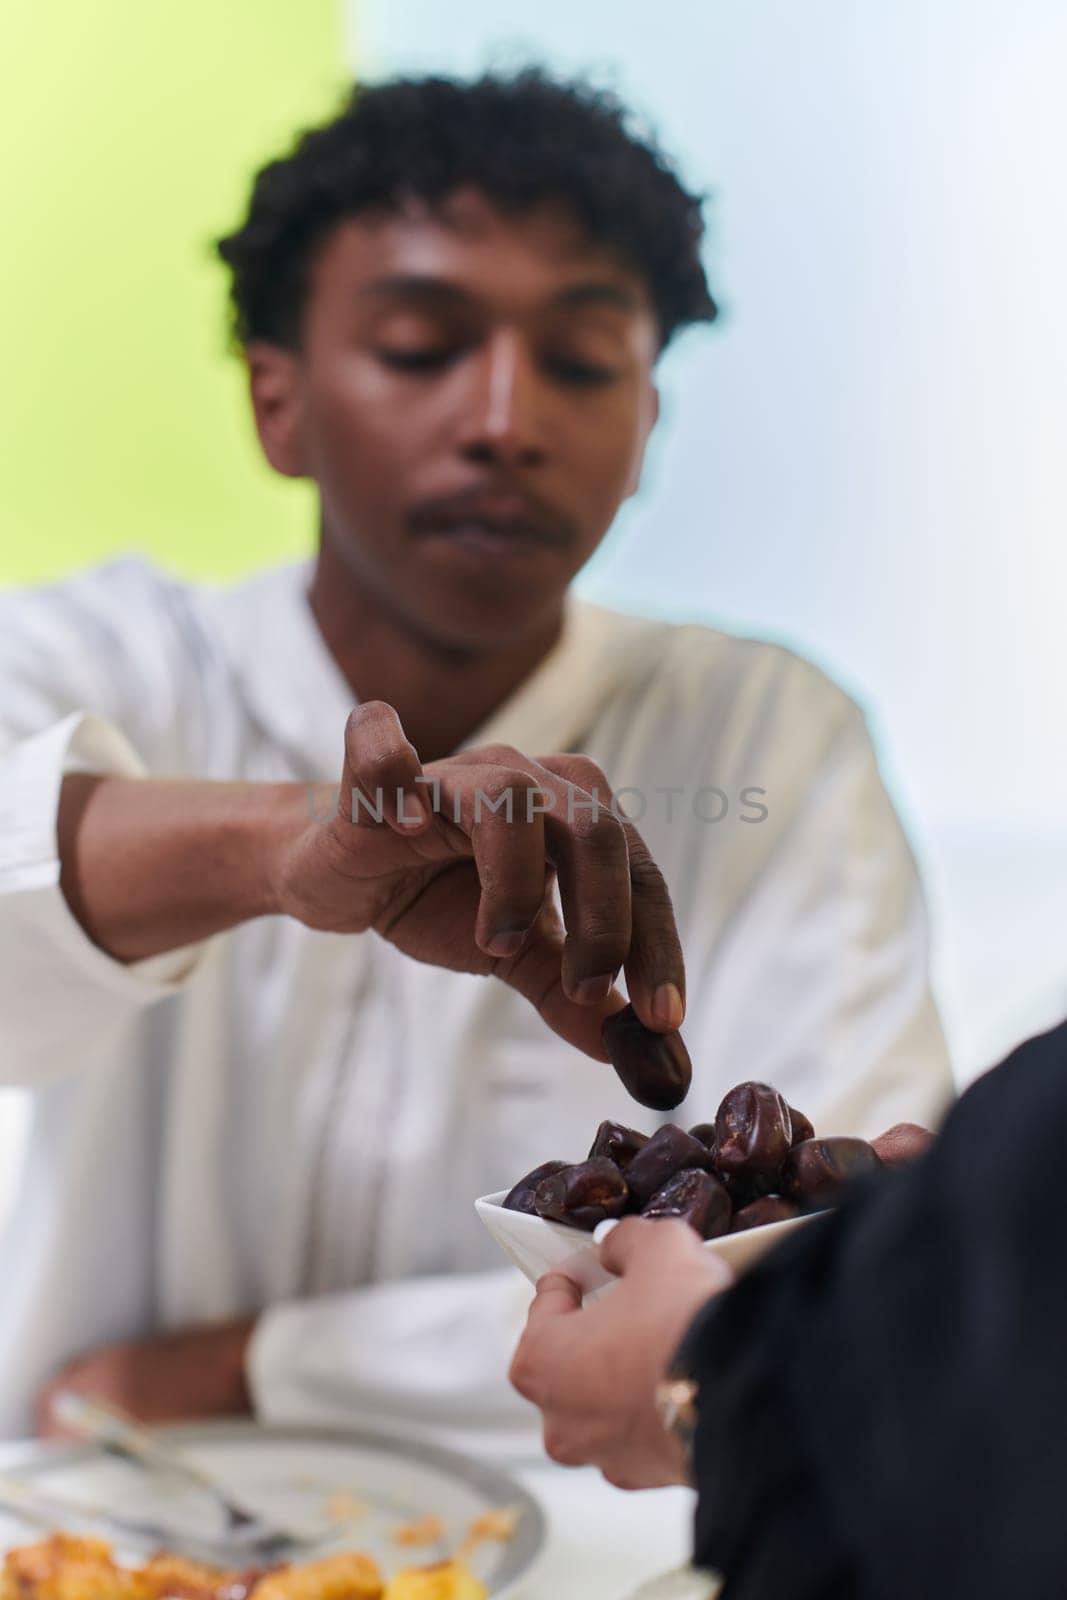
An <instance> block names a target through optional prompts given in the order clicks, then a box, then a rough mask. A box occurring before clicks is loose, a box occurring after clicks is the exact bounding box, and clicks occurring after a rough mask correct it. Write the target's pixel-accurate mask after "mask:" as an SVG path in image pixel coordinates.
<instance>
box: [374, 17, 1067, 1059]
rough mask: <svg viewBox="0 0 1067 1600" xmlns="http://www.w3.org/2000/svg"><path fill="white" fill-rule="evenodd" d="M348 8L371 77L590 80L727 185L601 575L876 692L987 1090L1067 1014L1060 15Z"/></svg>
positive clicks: (950, 975)
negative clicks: (1023, 1040)
mask: <svg viewBox="0 0 1067 1600" xmlns="http://www.w3.org/2000/svg"><path fill="white" fill-rule="evenodd" d="M357 4H358V12H357V14H356V17H355V22H354V28H353V48H354V52H355V59H357V60H358V61H359V62H360V63H361V64H362V65H363V67H364V68H365V69H366V70H368V71H369V72H370V73H372V74H381V73H387V72H391V71H395V70H401V69H405V68H410V69H428V68H437V69H445V70H470V69H473V68H476V67H479V66H481V65H483V64H485V63H486V61H501V60H503V61H505V62H507V61H510V60H513V59H514V58H516V57H517V56H521V55H522V54H523V53H524V52H525V53H533V54H535V55H537V56H538V57H539V58H540V59H543V60H546V61H548V62H549V63H550V64H552V65H556V66H561V65H562V66H564V67H582V68H590V67H591V68H593V69H594V70H596V71H597V73H598V75H599V76H601V77H604V76H609V77H610V79H611V80H612V81H614V82H615V84H616V85H617V86H618V87H619V88H620V89H621V90H622V91H623V92H624V93H625V94H626V96H627V97H628V98H629V99H630V100H631V101H632V102H633V103H635V104H636V105H637V106H638V107H639V108H640V109H641V110H642V111H644V112H645V113H647V114H648V115H649V116H650V118H651V119H652V120H653V122H654V123H655V125H656V126H657V127H658V129H659V131H660V133H661V136H662V138H663V140H664V142H665V144H666V145H667V147H668V149H670V150H671V151H673V152H676V153H678V154H679V155H680V156H681V158H682V161H683V168H684V171H685V174H686V175H687V177H688V179H689V180H690V182H692V183H694V184H696V185H697V186H699V187H701V188H706V189H710V190H712V191H713V201H712V204H711V207H710V215H711V219H712V238H711V242H710V246H709V251H708V260H709V266H710V268H711V275H712V281H713V286H714V288H715V289H716V291H717V293H718V295H719V297H720V298H721V300H722V301H723V302H724V304H725V307H726V310H727V315H726V316H725V317H724V318H723V321H722V324H721V326H720V327H719V328H718V329H717V330H715V331H712V332H710V333H708V332H694V333H692V334H690V335H689V336H687V337H686V338H685V339H684V340H683V341H682V343H681V345H680V346H679V348H678V349H677V351H675V352H672V353H670V354H669V355H668V357H667V358H666V360H665V362H664V366H663V386H664V398H665V401H666V406H665V419H664V423H663V425H662V427H661V430H660V437H659V439H658V442H657V447H656V449H655V452H654V454H653V458H652V460H651V462H650V468H649V473H648V478H647V481H646V485H645V488H644V490H643V493H642V496H641V498H640V500H639V501H638V502H637V503H636V504H635V505H634V506H633V507H632V508H631V509H630V510H629V511H628V512H627V513H626V515H625V516H624V517H623V519H622V520H621V522H620V525H619V528H618V530H617V533H616V535H615V536H614V537H613V539H612V541H611V542H610V543H609V545H608V546H607V547H606V548H605V550H604V551H603V552H602V553H601V555H600V556H599V557H598V558H597V560H596V561H595V562H594V564H593V565H592V567H591V568H590V569H589V570H588V572H587V574H586V575H585V577H584V578H583V580H582V581H583V586H584V588H585V589H586V591H587V592H589V593H591V594H593V595H594V596H596V597H598V598H602V599H606V600H608V601H609V602H612V601H613V602H616V603H619V604H621V605H623V606H626V605H629V606H631V607H633V608H634V609H648V608H650V607H654V608H656V609H657V610H661V611H664V612H667V613H671V614H679V615H680V614H689V615H692V614H697V615H703V616H707V617H714V618H717V619H721V620H724V621H726V622H727V623H728V624H729V625H731V626H737V627H740V628H743V629H752V630H755V631H759V632H769V633H772V634H774V635H777V636H779V637H783V638H785V639H787V640H788V641H790V642H793V643H796V644H798V645H799V646H800V648H802V649H803V650H804V651H805V652H806V653H808V654H810V655H814V656H815V657H816V658H817V659H818V660H820V661H821V662H823V663H824V664H826V665H827V666H828V667H829V668H830V669H831V670H832V671H834V672H835V673H837V675H838V676H840V677H843V678H844V679H845V680H846V681H847V682H848V683H849V684H850V685H851V686H852V687H853V688H854V689H855V690H857V691H858V692H859V693H860V695H861V696H862V697H863V699H864V700H865V702H866V703H867V704H868V706H870V707H871V709H872V712H873V715H874V719H875V724H876V727H877V729H878V730H879V731H880V733H881V734H882V735H883V738H882V749H883V752H884V756H885V760H886V762H887V766H888V769H889V772H890V776H891V778H892V781H893V784H894V788H895V791H896V793H897V795H898V797H899V798H900V800H901V802H902V804H903V805H904V807H905V810H906V814H907V816H908V820H909V823H910V825H911V828H912V831H913V834H914V835H915V837H916V839H917V842H918V844H919V846H920V848H921V849H922V851H923V854H924V856H925V857H926V859H927V862H928V867H929V873H930V882H931V891H932V896H933V899H934V903H935V910H936V913H937V925H938V933H939V942H938V951H939V955H938V970H939V975H940V982H941V987H942V993H943V998H944V1003H945V1008H946V1013H947V1015H948V1018H949V1023H950V1028H951V1032H952V1035H953V1039H954V1042H955V1045H956V1048H957V1052H958V1057H959V1062H960V1070H961V1074H962V1075H963V1076H969V1075H970V1074H971V1073H972V1072H973V1071H974V1070H975V1069H976V1068H977V1067H978V1066H979V1065H980V1064H981V1063H982V1062H983V1061H985V1060H988V1059H989V1056H990V1053H991V1052H992V1051H993V1050H994V1049H995V1048H997V1047H998V1046H999V1045H1000V1044H1001V1043H1002V1042H1004V1041H1006V1040H1007V1039H1008V1038H1010V1036H1011V1035H1012V1033H1013V1031H1014V1030H1016V1029H1018V1028H1021V1027H1025V1026H1027V1025H1029V1024H1030V1023H1031V1022H1032V1023H1033V1024H1034V1025H1036V1023H1037V1021H1038V1019H1039V1018H1042V1017H1044V1016H1045V1015H1046V1014H1048V1013H1049V1012H1054V1011H1055V1010H1056V1009H1057V1007H1060V1008H1061V1009H1062V1011H1065V1012H1067V937H1065V935H1064V921H1063V908H1064V905H1065V903H1067V833H1065V829H1067V740H1065V723H1067V717H1065V710H1067V642H1065V628H1064V623H1063V616H1064V596H1065V593H1067V537H1065V513H1067V449H1065V448H1064V444H1063V435H1064V429H1065V424H1067V292H1065V284H1067V214H1065V206H1064V185H1063V180H1062V162H1063V155H1064V151H1065V150H1067V95H1065V94H1064V93H1063V83H1064V81H1065V78H1067V6H1065V5H1064V3H1063V0H1011V3H1009V0H998V3H995V0H893V4H892V5H891V6H889V5H886V4H885V3H884V0H802V3H798V0H744V3H743V4H740V3H738V0H731V3H729V4H728V3H726V0H703V3H699V4H698V3H696V0H658V3H656V4H655V5H652V4H649V3H647V0H636V3H631V0H582V3H581V4H580V5H576V4H575V3H574V0H539V4H538V6H537V8H536V12H535V11H534V8H533V7H532V6H531V7H530V8H526V7H514V6H513V7H510V8H508V7H503V8H502V7H501V6H500V5H499V4H496V3H492V0H449V4H447V5H444V4H441V3H440V0H357ZM535 17H536V20H535V21H534V20H532V19H533V18H535Z"/></svg>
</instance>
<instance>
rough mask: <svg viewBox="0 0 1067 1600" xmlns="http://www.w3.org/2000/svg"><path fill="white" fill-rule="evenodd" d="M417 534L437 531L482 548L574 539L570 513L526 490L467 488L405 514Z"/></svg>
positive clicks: (553, 545)
mask: <svg viewBox="0 0 1067 1600" xmlns="http://www.w3.org/2000/svg"><path fill="white" fill-rule="evenodd" d="M408 523H409V526H410V528H411V530H412V532H413V533H414V534H415V535H416V536H417V537H420V538H425V537H427V536H433V535H437V536H438V537H443V538H446V539H454V540H456V541H457V542H459V543H463V544H470V545H481V546H484V547H485V548H487V549H488V548H493V547H499V546H502V545H537V546H541V547H543V548H547V549H555V550H564V549H568V548H570V546H572V545H573V544H574V542H575V538H576V530H575V529H574V528H573V527H572V525H571V523H570V521H569V519H567V518H564V517H562V516H560V515H559V513H558V512H555V511H551V510H549V508H548V507H546V506H543V505H540V504H538V503H535V502H534V501H532V500H529V499H527V498H526V497H525V496H518V495H498V494H494V495H487V494H477V495H474V494H470V495H462V496H460V495H456V496H452V497H450V498H449V499H447V500H445V499H441V500H437V501H427V502H424V503H423V504H422V505H421V506H418V507H416V508H415V509H414V510H413V511H412V512H411V513H410V515H409V518H408Z"/></svg>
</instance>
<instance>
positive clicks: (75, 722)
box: [0, 712, 202, 1085]
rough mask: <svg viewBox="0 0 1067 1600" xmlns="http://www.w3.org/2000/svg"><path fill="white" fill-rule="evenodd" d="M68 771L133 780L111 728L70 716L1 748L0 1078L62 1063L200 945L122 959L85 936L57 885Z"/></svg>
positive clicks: (153, 992) (26, 1081)
mask: <svg viewBox="0 0 1067 1600" xmlns="http://www.w3.org/2000/svg"><path fill="white" fill-rule="evenodd" d="M71 772H97V773H104V774H110V775H113V776H120V777H140V776H143V774H144V767H143V765H142V764H141V762H140V760H139V759H138V757H137V756H136V754H135V753H134V751H133V749H132V747H131V746H130V745H129V743H128V742H127V740H126V739H125V738H124V737H123V735H122V734H121V733H119V732H118V730H117V729H115V728H113V727H112V726H111V725H110V724H109V723H107V722H105V721H103V720H102V719H100V718H98V717H93V716H87V715H85V714H84V713H80V712H76V713H74V714H72V715H70V716H67V717H65V718H63V719H62V720H61V721H59V722H57V723H55V724H54V725H53V726H52V727H49V728H46V729H45V730H44V731H43V732H41V733H38V734H35V735H33V736H32V737H30V738H26V739H21V740H19V741H17V742H16V743H14V744H13V745H11V746H10V747H9V748H8V749H7V750H6V751H5V752H4V753H3V754H0V1019H2V1026H0V1084H4V1085H18V1084H22V1085H32V1084H36V1083H39V1082H41V1081H42V1080H44V1079H46V1078H49V1077H55V1076H58V1075H59V1074H61V1073H63V1072H65V1071H69V1070H70V1069H71V1068H72V1067H74V1066H76V1065H77V1063H78V1061H79V1060H80V1059H81V1058H82V1057H84V1055H85V1053H86V1051H87V1050H88V1049H89V1048H91V1047H92V1046H93V1045H95V1044H98V1043H99V1042H101V1041H102V1040H103V1039H104V1038H105V1037H106V1036H107V1035H108V1033H109V1032H111V1031H112V1030H113V1029H115V1028H116V1027H118V1026H119V1025H120V1024H121V1023H122V1022H124V1021H125V1020H126V1019H127V1018H128V1017H129V1016H130V1015H131V1014H132V1013H134V1012H135V1011H137V1010H139V1009H140V1008H141V1007H142V1006H146V1005H150V1004H151V1003H152V1002H153V1001H155V1000H157V999H160V998H162V997H163V996H164V995H167V994H169V993H171V992H172V990H173V989H174V988H175V987H177V985H178V984H179V983H180V982H181V980H182V979H183V978H184V977H186V976H187V975H188V974H189V972H191V971H192V969H193V967H194V966H195V964H196V961H197V957H198V954H199V951H200V949H201V948H202V947H196V948H193V949H187V950H176V951H170V952H168V953H167V954H166V955H163V956H153V957H151V958H150V959H148V960H146V961H139V962H132V963H130V964H124V963H122V962H120V961H116V960H114V959H112V957H110V956H109V955H107V954H106V953H105V952H104V951H103V950H101V949H99V948H98V947H97V946H96V945H94V944H93V943H92V941H91V940H90V939H89V938H88V936H87V935H86V934H85V932H84V931H83V930H82V928H81V927H80V926H79V924H78V923H77V921H76V920H75V918H74V916H73V915H72V913H71V911H70V908H69V907H68V905H67V902H66V899H65V898H64V895H63V892H62V890H61V888H60V886H59V874H60V862H59V851H58V841H57V836H56V818H57V814H58V808H59V795H60V789H61V787H62V784H63V779H64V777H66V775H67V774H68V773H71Z"/></svg>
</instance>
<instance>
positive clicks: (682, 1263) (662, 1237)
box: [600, 1217, 705, 1278]
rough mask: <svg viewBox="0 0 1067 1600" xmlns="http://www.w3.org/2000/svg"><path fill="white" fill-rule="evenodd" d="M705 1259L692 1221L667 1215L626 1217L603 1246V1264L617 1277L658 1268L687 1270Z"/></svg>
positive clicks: (601, 1252) (609, 1235) (670, 1270)
mask: <svg viewBox="0 0 1067 1600" xmlns="http://www.w3.org/2000/svg"><path fill="white" fill-rule="evenodd" d="M704 1259H705V1256H704V1250H703V1246H702V1245H701V1242H700V1239H699V1238H698V1236H697V1234H696V1232H695V1231H694V1230H693V1229H692V1228H691V1227H690V1226H689V1224H688V1222H672V1221H671V1220H670V1219H669V1218H666V1217H657V1218H656V1219H655V1221H653V1220H652V1219H651V1218H649V1217H626V1218H624V1220H623V1221H622V1222H620V1223H619V1225H618V1227H616V1228H612V1230H611V1232H610V1233H609V1234H608V1236H607V1238H606V1239H605V1240H604V1241H603V1243H602V1244H601V1246H600V1263H601V1265H602V1266H603V1267H606V1268H607V1270H608V1272H611V1273H614V1275H615V1276H616V1277H617V1278H622V1277H625V1276H626V1274H627V1273H636V1272H641V1271H644V1270H647V1269H648V1268H650V1267H655V1268H656V1269H657V1270H663V1269H664V1268H665V1269H666V1270H667V1271H669V1272H673V1271H675V1270H679V1271H685V1270H686V1268H687V1267H688V1266H690V1265H692V1264H693V1263H694V1262H703V1261H704Z"/></svg>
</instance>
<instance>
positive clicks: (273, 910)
mask: <svg viewBox="0 0 1067 1600" xmlns="http://www.w3.org/2000/svg"><path fill="white" fill-rule="evenodd" d="M334 793H335V791H333V790H332V789H331V787H330V785H329V784H305V783H278V784H269V785H264V786H262V792H261V795H260V797H259V800H260V803H259V804H258V805H257V806H255V807H254V808H253V809H252V811H251V812H250V813H249V816H248V818H247V819H246V829H247V834H246V842H247V846H248V848H247V850H246V853H245V860H246V863H247V868H248V871H247V876H246V882H245V885H244V891H243V892H244V895H245V898H246V901H247V903H248V905H249V907H250V908H251V909H249V911H248V913H247V915H248V916H249V917H270V916H286V917H295V918H296V919H297V920H298V921H304V920H305V916H304V912H305V907H304V904H303V899H302V897H301V896H300V895H299V893H298V892H297V887H296V883H297V876H298V874H297V871H296V862H297V860H298V858H299V857H300V855H301V854H302V851H303V847H304V846H305V845H306V842H307V839H308V835H309V831H310V830H312V829H314V828H318V827H321V826H323V825H324V823H325V821H326V819H327V818H328V816H329V809H328V808H329V806H330V805H331V804H332V803H333V795H334Z"/></svg>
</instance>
